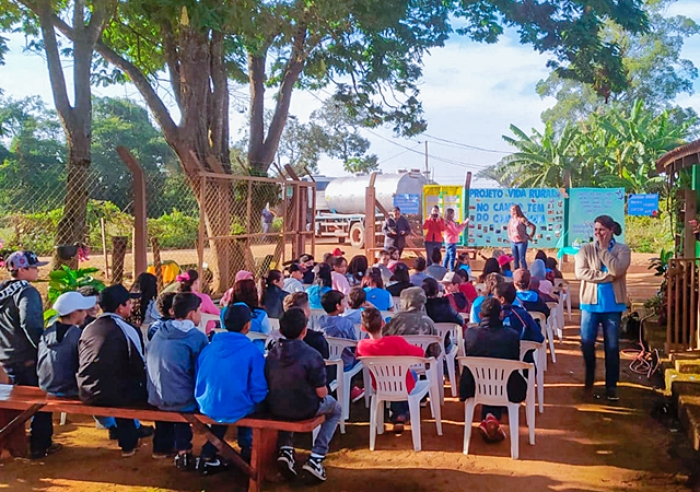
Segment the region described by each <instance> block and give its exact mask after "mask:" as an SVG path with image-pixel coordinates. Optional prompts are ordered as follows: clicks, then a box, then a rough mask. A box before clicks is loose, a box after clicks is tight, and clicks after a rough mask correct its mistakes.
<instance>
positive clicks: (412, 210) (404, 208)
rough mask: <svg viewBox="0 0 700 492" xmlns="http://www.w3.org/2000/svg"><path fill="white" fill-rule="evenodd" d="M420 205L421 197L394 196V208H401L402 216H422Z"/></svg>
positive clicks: (411, 195)
mask: <svg viewBox="0 0 700 492" xmlns="http://www.w3.org/2000/svg"><path fill="white" fill-rule="evenodd" d="M420 205H421V203H420V195H414V194H403V195H394V207H399V208H400V209H401V213H402V214H405V215H418V214H420Z"/></svg>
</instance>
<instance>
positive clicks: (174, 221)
mask: <svg viewBox="0 0 700 492" xmlns="http://www.w3.org/2000/svg"><path fill="white" fill-rule="evenodd" d="M148 235H149V236H150V237H157V238H158V245H159V246H160V247H161V248H162V249H190V248H195V247H196V245H197V239H198V237H199V216H197V217H192V216H189V215H185V214H184V213H182V212H180V211H179V210H177V209H173V210H172V212H171V213H169V214H164V215H162V216H161V217H159V218H157V219H149V220H148Z"/></svg>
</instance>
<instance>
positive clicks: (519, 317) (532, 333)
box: [503, 304, 544, 343]
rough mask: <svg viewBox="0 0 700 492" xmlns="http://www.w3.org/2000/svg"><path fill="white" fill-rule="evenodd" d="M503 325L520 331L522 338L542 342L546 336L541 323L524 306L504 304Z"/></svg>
mask: <svg viewBox="0 0 700 492" xmlns="http://www.w3.org/2000/svg"><path fill="white" fill-rule="evenodd" d="M503 325H504V326H508V327H510V328H511V329H513V330H515V331H516V332H518V334H519V335H520V339H521V340H527V341H531V342H537V343H542V342H543V341H544V336H543V335H542V329H541V328H540V325H539V324H538V323H537V321H535V320H534V319H533V318H532V316H530V313H528V312H527V311H526V310H525V308H524V307H521V306H516V305H515V304H504V305H503Z"/></svg>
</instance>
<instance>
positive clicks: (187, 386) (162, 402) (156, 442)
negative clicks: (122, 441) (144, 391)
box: [146, 293, 209, 470]
mask: <svg viewBox="0 0 700 492" xmlns="http://www.w3.org/2000/svg"><path fill="white" fill-rule="evenodd" d="M201 303H202V301H201V300H200V299H199V297H197V296H196V295H194V294H191V293H183V294H177V295H176V296H175V297H174V299H173V307H172V309H173V314H174V316H175V319H171V320H168V321H166V322H165V323H163V324H162V325H161V326H160V328H159V329H158V330H157V331H156V332H155V334H154V335H153V339H152V340H151V343H150V344H149V346H148V353H147V355H146V370H147V373H148V379H147V385H148V403H150V404H151V405H153V406H155V407H158V408H159V409H161V410H166V411H171V412H196V411H197V401H196V400H195V399H194V385H195V361H196V360H197V357H198V356H199V353H200V352H201V351H202V349H204V347H206V346H207V344H208V343H209V340H207V336H206V335H205V334H204V333H202V332H201V331H199V329H197V326H198V325H199V322H200V321H201V312H200V305H201ZM173 450H175V451H176V453H177V454H176V456H175V467H176V468H178V469H180V470H191V469H194V466H195V461H194V457H193V456H192V429H191V428H190V424H188V423H185V422H156V431H155V434H154V436H153V457H154V458H167V457H168V456H169V455H170V454H171V453H172V452H173Z"/></svg>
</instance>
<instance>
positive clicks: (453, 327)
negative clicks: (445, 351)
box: [435, 323, 464, 347]
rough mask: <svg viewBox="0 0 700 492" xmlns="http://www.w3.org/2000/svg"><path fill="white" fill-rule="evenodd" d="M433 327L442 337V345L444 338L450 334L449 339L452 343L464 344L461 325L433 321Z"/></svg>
mask: <svg viewBox="0 0 700 492" xmlns="http://www.w3.org/2000/svg"><path fill="white" fill-rule="evenodd" d="M435 329H436V330H437V331H438V333H439V334H440V336H441V337H442V343H443V345H444V343H445V338H446V337H447V335H448V334H449V335H450V340H451V341H452V343H453V344H457V345H458V346H460V347H461V346H462V345H464V340H463V338H464V337H463V336H462V327H461V326H459V325H458V324H456V323H435Z"/></svg>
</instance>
